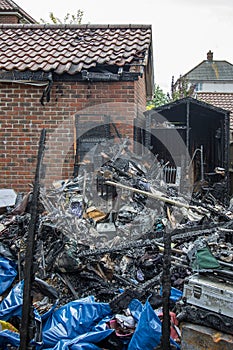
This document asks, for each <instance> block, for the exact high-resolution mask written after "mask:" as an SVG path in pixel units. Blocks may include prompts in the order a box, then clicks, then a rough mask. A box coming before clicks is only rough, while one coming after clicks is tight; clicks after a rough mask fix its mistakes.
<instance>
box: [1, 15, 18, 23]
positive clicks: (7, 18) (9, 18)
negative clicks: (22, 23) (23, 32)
mask: <svg viewBox="0 0 233 350" xmlns="http://www.w3.org/2000/svg"><path fill="white" fill-rule="evenodd" d="M0 23H1V24H4V23H7V24H9V23H10V24H17V23H19V18H18V17H17V16H16V15H4V16H2V15H1V16H0Z"/></svg>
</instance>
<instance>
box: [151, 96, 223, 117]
mask: <svg viewBox="0 0 233 350" xmlns="http://www.w3.org/2000/svg"><path fill="white" fill-rule="evenodd" d="M187 104H190V105H191V106H192V107H197V108H198V107H199V108H205V109H208V110H212V111H214V112H217V113H223V114H229V113H228V112H229V111H228V110H227V109H224V108H223V107H220V106H215V105H213V104H212V103H210V102H207V101H204V100H201V99H196V98H193V97H190V96H189V97H184V98H181V99H179V100H175V101H172V102H169V103H166V104H164V105H162V106H160V107H156V108H152V111H153V110H155V111H157V112H158V113H159V112H162V111H166V110H171V109H172V108H177V107H178V106H182V105H187ZM149 112H150V111H148V112H146V113H145V114H149Z"/></svg>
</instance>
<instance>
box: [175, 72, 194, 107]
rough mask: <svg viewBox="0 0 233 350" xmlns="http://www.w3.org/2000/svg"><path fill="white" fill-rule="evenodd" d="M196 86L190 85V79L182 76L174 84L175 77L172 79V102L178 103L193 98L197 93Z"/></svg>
mask: <svg viewBox="0 0 233 350" xmlns="http://www.w3.org/2000/svg"><path fill="white" fill-rule="evenodd" d="M195 87H196V86H195V84H190V83H189V81H188V79H187V78H185V77H184V76H183V77H182V76H181V75H180V77H179V79H178V80H177V81H176V82H175V84H174V77H172V84H171V97H170V100H171V101H176V100H179V99H181V98H185V97H189V96H193V95H194V92H195Z"/></svg>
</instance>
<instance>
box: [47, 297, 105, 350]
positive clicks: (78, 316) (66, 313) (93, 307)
mask: <svg viewBox="0 0 233 350" xmlns="http://www.w3.org/2000/svg"><path fill="white" fill-rule="evenodd" d="M108 315H111V308H110V306H109V304H107V303H96V302H86V301H83V300H75V301H71V302H70V303H68V304H66V305H64V306H62V307H61V308H59V309H58V310H56V311H55V312H54V313H53V315H52V316H51V317H50V318H48V320H47V321H46V323H45V324H44V325H43V330H42V332H43V343H44V348H53V347H54V346H55V345H56V344H57V343H58V342H59V341H60V340H61V339H63V340H65V339H74V338H76V337H77V336H79V335H81V334H85V333H88V332H90V331H92V328H93V327H95V326H96V324H97V323H99V322H100V321H101V320H102V319H103V318H104V317H106V316H108Z"/></svg>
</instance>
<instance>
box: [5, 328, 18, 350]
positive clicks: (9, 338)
mask: <svg viewBox="0 0 233 350" xmlns="http://www.w3.org/2000/svg"><path fill="white" fill-rule="evenodd" d="M7 344H8V345H9V344H11V345H13V346H15V347H19V344H20V338H19V334H18V333H15V332H12V331H10V330H8V329H5V330H3V331H1V332H0V349H2V350H5V349H6V350H7V349H9V347H8V346H7Z"/></svg>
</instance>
